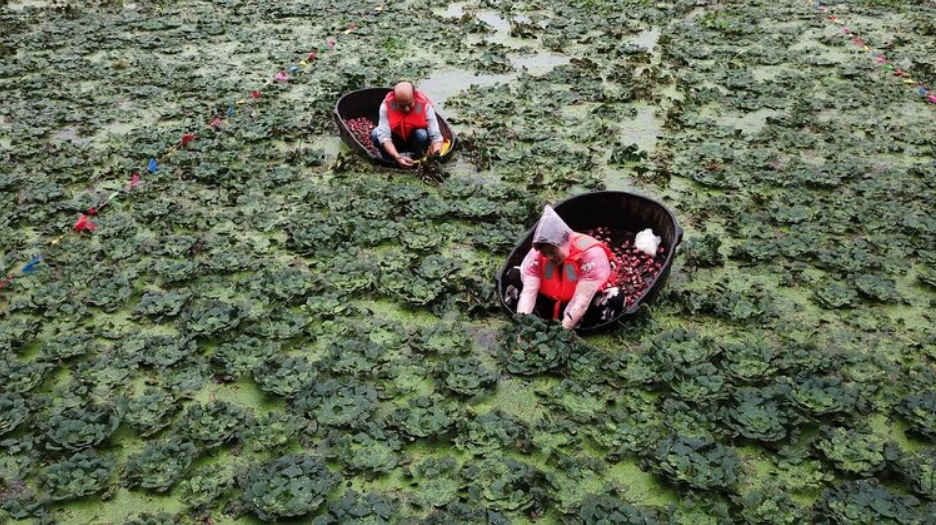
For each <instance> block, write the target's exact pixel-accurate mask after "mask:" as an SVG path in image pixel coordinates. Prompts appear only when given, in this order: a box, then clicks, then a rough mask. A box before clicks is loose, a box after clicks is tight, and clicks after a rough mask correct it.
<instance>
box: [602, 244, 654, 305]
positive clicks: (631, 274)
mask: <svg viewBox="0 0 936 525" xmlns="http://www.w3.org/2000/svg"><path fill="white" fill-rule="evenodd" d="M585 233H586V234H587V235H590V236H592V237H594V238H595V239H598V240H599V241H601V242H603V243H605V245H607V246H608V248H611V251H612V252H613V253H614V256H615V260H614V261H611V262H612V263H613V264H616V265H617V268H618V274H617V281H616V282H615V286H617V287H618V288H620V289H621V291H622V292H623V293H624V300H625V302H626V304H627V306H630V305H632V304H634V302H636V301H637V299H638V298H639V297H640V296H641V295H643V293H644V292H645V291H647V289H649V288H650V286H651V285H652V284H653V283H654V282H655V281H656V278H657V276H659V275H660V272H662V271H663V263H664V262H665V261H666V248H665V247H663V246H660V247H659V248H658V249H657V254H656V256H650V255H647V254H646V253H644V252H642V251H640V250H638V249H637V248H636V247H634V238H635V237H636V234H635V233H633V232H624V231H621V230H613V229H611V228H593V229H591V230H589V231H587V232H585Z"/></svg>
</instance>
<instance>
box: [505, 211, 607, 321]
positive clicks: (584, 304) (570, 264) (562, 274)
mask: <svg viewBox="0 0 936 525" xmlns="http://www.w3.org/2000/svg"><path fill="white" fill-rule="evenodd" d="M613 260H614V254H613V253H612V252H611V250H610V249H609V248H608V247H607V246H605V245H604V243H602V242H599V241H598V240H596V239H595V238H593V237H589V236H588V235H584V234H581V233H576V232H574V231H572V229H571V228H569V226H568V225H566V223H565V221H563V220H562V219H561V218H560V217H559V215H558V214H556V212H555V210H553V209H552V207H550V206H546V207H545V208H544V209H543V216H542V218H540V220H539V223H537V225H536V230H535V231H534V233H533V248H532V249H531V250H530V251H529V252H528V253H527V254H526V257H524V258H523V262H522V263H521V264H520V267H519V268H514V269H513V270H512V271H510V272H508V274H507V276H506V277H507V282H508V286H507V288H506V289H505V291H506V295H507V303H508V304H512V303H513V301H517V313H519V314H529V313H533V312H536V313H537V315H539V316H541V317H545V318H548V319H560V317H561V319H562V326H563V328H567V329H572V328H575V327H576V326H577V325H578V324H579V322H580V321H582V320H583V319H584V322H585V324H586V325H590V324H596V323H598V322H600V321H604V320H607V319H611V318H612V317H614V316H615V315H617V314H618V313H620V312H621V310H622V309H623V307H624V294H622V293H620V290H619V289H618V288H617V287H615V286H614V281H615V278H616V273H617V272H616V269H615V268H614V265H613V264H612V261H613Z"/></svg>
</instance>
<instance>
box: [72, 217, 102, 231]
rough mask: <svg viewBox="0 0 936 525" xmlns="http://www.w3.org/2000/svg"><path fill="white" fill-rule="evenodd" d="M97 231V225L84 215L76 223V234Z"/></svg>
mask: <svg viewBox="0 0 936 525" xmlns="http://www.w3.org/2000/svg"><path fill="white" fill-rule="evenodd" d="M96 229H97V224H94V223H93V222H91V219H90V218H89V217H88V216H87V215H85V214H83V213H82V214H81V217H78V220H77V221H76V222H75V231H76V232H83V231H89V232H93V231H94V230H96Z"/></svg>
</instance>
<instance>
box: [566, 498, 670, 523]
mask: <svg viewBox="0 0 936 525" xmlns="http://www.w3.org/2000/svg"><path fill="white" fill-rule="evenodd" d="M570 522H571V523H575V524H576V525H579V524H581V525H586V524H589V523H617V524H621V525H657V524H658V523H664V521H662V520H661V519H660V516H658V515H657V513H656V512H654V511H653V510H649V509H642V508H640V507H638V506H636V505H634V504H632V503H628V502H627V501H625V500H622V499H620V498H617V497H615V496H611V495H600V496H599V495H589V496H587V497H585V499H584V500H583V501H582V505H581V506H580V507H579V508H578V511H577V512H576V513H575V515H574V516H573V517H572V519H571V520H570Z"/></svg>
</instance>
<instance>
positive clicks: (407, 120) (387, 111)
mask: <svg viewBox="0 0 936 525" xmlns="http://www.w3.org/2000/svg"><path fill="white" fill-rule="evenodd" d="M371 140H373V141H374V145H375V146H377V149H378V150H380V153H381V154H382V155H383V156H384V158H387V159H393V160H395V161H396V162H397V164H399V165H400V166H401V167H403V168H410V167H412V166H413V159H411V158H408V157H405V156H403V155H401V154H400V152H401V151H408V152H411V153H412V154H413V155H415V156H416V158H419V157H422V156H423V155H425V154H426V153H427V151H428V154H429V155H433V154H435V153H436V152H438V151H440V150H441V149H442V132H441V131H440V130H439V120H438V119H437V118H436V114H435V109H433V107H432V102H431V101H430V100H429V97H427V96H426V95H425V94H424V93H423V92H422V91H419V90H417V89H416V88H415V87H414V86H413V84H412V82H400V83H399V84H397V85H396V86H394V87H393V91H391V92H390V93H387V96H386V98H384V101H383V103H382V104H381V105H380V120H379V122H378V124H377V127H376V128H374V130H373V131H372V132H371Z"/></svg>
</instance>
